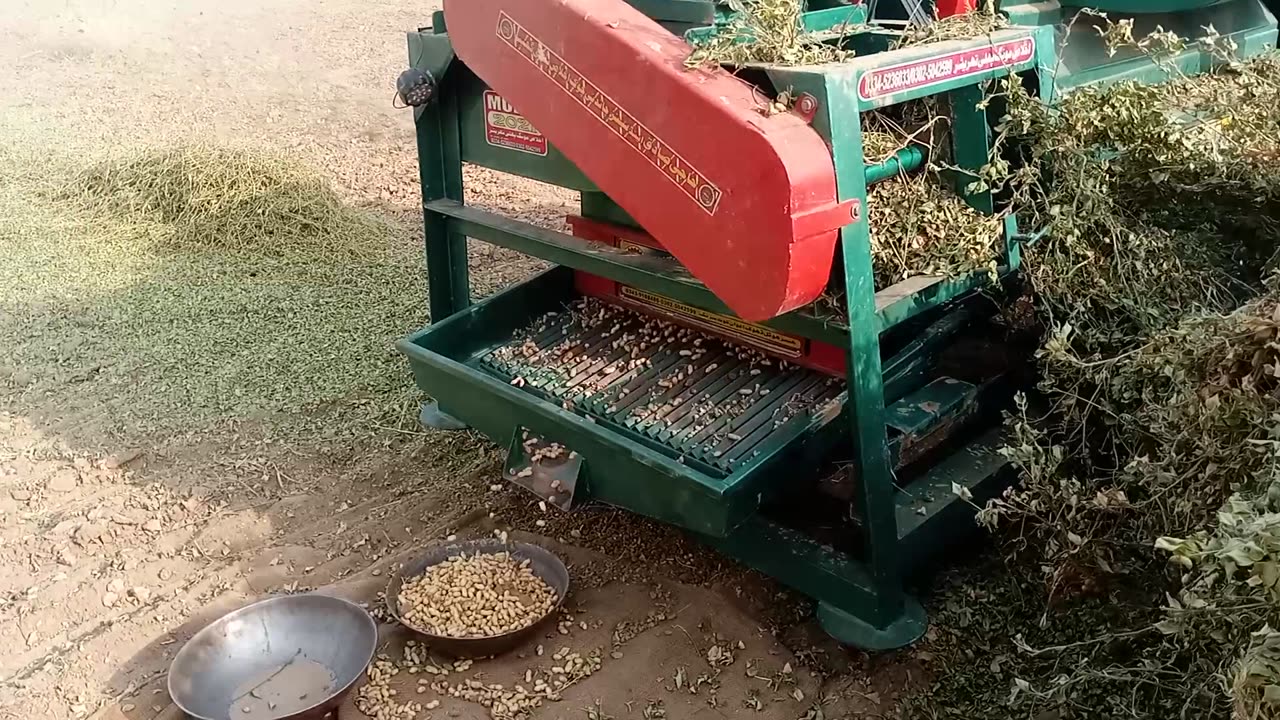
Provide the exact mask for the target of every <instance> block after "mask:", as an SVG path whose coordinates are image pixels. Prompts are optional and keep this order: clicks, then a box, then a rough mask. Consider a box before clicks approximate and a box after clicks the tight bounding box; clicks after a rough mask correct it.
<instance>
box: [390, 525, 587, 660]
mask: <svg viewBox="0 0 1280 720" xmlns="http://www.w3.org/2000/svg"><path fill="white" fill-rule="evenodd" d="M568 592H569V571H568V569H567V568H566V567H565V564H564V562H563V561H561V560H560V558H558V557H556V556H555V554H553V553H551V552H550V551H548V550H547V549H546V548H542V547H539V546H537V545H533V544H530V543H522V542H504V541H502V540H499V539H496V538H485V539H479V540H459V541H451V542H445V543H440V544H437V545H434V546H432V547H431V548H429V549H428V550H427V551H426V552H425V553H424V554H423V555H422V556H421V557H419V558H418V559H417V560H414V561H412V562H410V563H407V564H406V565H405V566H404V567H402V568H401V569H400V571H399V572H397V573H395V574H394V575H393V576H392V578H391V582H390V583H389V584H388V586H387V593H386V597H387V609H388V610H389V611H390V613H391V615H392V616H393V617H395V618H396V620H398V621H399V622H400V624H402V625H404V626H405V627H407V628H409V629H410V630H412V631H413V632H415V633H418V634H419V635H421V636H423V638H424V639H425V640H426V642H427V644H428V645H429V646H430V647H431V648H432V649H433V650H437V651H440V652H443V653H446V654H450V655H454V656H458V657H488V656H492V655H498V654H500V653H503V652H506V651H507V650H510V649H512V648H514V647H516V646H517V645H519V644H520V643H521V642H522V641H524V640H525V639H526V638H528V637H529V636H530V635H532V634H533V633H534V632H535V631H536V629H537V627H538V626H539V625H541V624H542V622H543V621H544V620H546V619H548V618H550V617H551V616H552V615H554V614H555V612H556V611H557V610H559V609H560V606H561V604H563V603H564V600H565V596H566V595H567V594H568Z"/></svg>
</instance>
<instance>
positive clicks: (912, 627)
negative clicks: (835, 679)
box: [818, 596, 929, 651]
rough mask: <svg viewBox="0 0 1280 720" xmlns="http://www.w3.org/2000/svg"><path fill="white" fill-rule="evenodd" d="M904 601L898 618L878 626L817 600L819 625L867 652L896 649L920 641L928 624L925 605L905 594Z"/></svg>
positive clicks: (841, 640)
mask: <svg viewBox="0 0 1280 720" xmlns="http://www.w3.org/2000/svg"><path fill="white" fill-rule="evenodd" d="M903 603H904V604H903V608H902V614H901V615H900V616H898V619H897V620H895V621H893V622H892V623H890V624H889V625H888V626H886V627H883V628H878V627H876V626H874V625H872V624H871V623H868V622H867V621H866V620H863V619H862V618H859V617H858V616H857V615H854V614H852V613H849V612H846V611H844V610H841V609H840V608H837V607H835V606H834V605H830V604H828V603H825V602H822V601H819V602H818V624H819V625H821V626H822V629H823V630H825V631H826V632H827V634H828V635H830V636H831V637H833V638H835V639H836V640H839V641H840V642H842V643H844V644H845V645H852V646H854V647H857V648H860V649H862V650H870V651H877V650H896V649H898V648H902V647H906V646H907V645H910V644H911V643H913V642H915V641H916V640H919V639H920V638H921V637H922V636H923V635H924V632H925V630H926V629H928V627H929V621H928V618H927V617H925V612H924V608H923V607H922V606H921V605H920V603H919V602H917V601H916V600H915V598H912V597H910V596H907V597H906V598H905V599H904V601H903Z"/></svg>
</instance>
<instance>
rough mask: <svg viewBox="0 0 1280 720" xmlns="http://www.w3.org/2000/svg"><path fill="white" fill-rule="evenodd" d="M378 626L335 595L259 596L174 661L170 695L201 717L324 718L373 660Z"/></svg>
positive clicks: (200, 634)
mask: <svg viewBox="0 0 1280 720" xmlns="http://www.w3.org/2000/svg"><path fill="white" fill-rule="evenodd" d="M377 644H378V627H377V625H376V624H375V623H374V621H373V618H371V617H369V613H367V612H365V611H364V609H363V608H361V607H360V606H358V605H355V604H353V603H350V602H347V601H346V600H343V599H342V598H336V597H329V596H328V595H315V594H307V595H289V596H284V597H274V598H270V599H268V600H263V601H261V602H256V603H254V604H252V605H249V606H247V607H243V608H240V609H239V610H236V611H234V612H231V613H228V614H226V615H224V616H222V617H221V618H219V619H218V620H216V621H214V622H213V623H212V624H210V625H209V626H208V627H205V628H204V629H202V630H201V631H200V632H198V633H196V634H195V636H194V637H192V638H191V639H190V640H188V641H187V644H186V645H183V646H182V649H181V650H179V651H178V654H177V655H176V656H174V658H173V664H172V665H171V666H170V667H169V695H170V697H172V698H173V702H174V703H175V704H176V705H177V706H178V707H179V708H181V709H182V711H183V712H185V713H186V714H187V715H190V716H191V717H194V718H198V719H199V720H282V719H284V718H289V719H293V718H319V717H323V716H324V715H325V714H326V713H328V712H330V711H331V710H333V709H335V708H336V707H337V706H338V705H339V704H340V703H341V702H342V698H343V697H344V696H346V694H347V693H348V692H350V691H351V688H352V687H353V686H354V685H355V683H356V681H357V680H359V679H360V674H361V673H363V672H364V670H365V668H366V667H367V666H368V665H369V661H370V660H372V659H373V653H374V649H375V648H376V646H377Z"/></svg>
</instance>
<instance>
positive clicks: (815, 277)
mask: <svg viewBox="0 0 1280 720" xmlns="http://www.w3.org/2000/svg"><path fill="white" fill-rule="evenodd" d="M444 7H445V18H446V21H447V24H448V27H449V36H450V38H451V40H452V43H453V46H454V49H455V51H456V52H457V53H458V56H459V57H460V58H462V60H463V61H464V62H465V63H466V64H467V66H468V67H470V68H471V69H472V70H474V71H475V72H476V74H478V75H479V76H480V77H481V78H483V79H484V81H485V82H486V83H488V84H489V85H490V87H492V88H493V89H494V90H496V91H497V92H499V93H501V94H502V96H503V97H504V98H505V99H507V100H508V101H510V102H511V104H512V105H513V106H514V107H515V108H516V109H517V110H518V111H519V112H520V114H522V115H524V116H525V117H526V118H528V119H529V121H530V122H532V123H533V124H534V125H535V126H537V128H538V129H539V130H540V131H542V132H543V133H545V134H546V135H547V137H548V138H550V140H551V142H552V143H553V144H554V145H555V146H556V147H557V148H559V149H560V150H561V151H562V152H564V154H565V155H566V156H568V158H569V159H570V160H572V161H573V163H574V164H575V165H577V166H578V167H579V168H580V169H581V170H582V171H583V172H584V173H586V174H587V176H588V177H590V178H591V179H592V181H594V182H595V183H596V185H597V186H599V187H600V189H601V190H603V191H604V192H606V193H608V195H609V196H610V197H611V198H612V199H613V200H614V201H615V202H617V203H618V204H619V205H620V206H622V207H623V208H624V209H625V210H626V211H627V212H628V213H629V214H630V215H631V216H632V217H633V218H635V219H636V221H637V222H639V223H640V224H641V225H642V226H644V228H645V229H646V230H647V231H648V232H649V233H650V234H651V235H653V237H654V238H655V239H657V240H658V241H659V242H661V243H662V245H663V247H665V248H666V249H667V250H668V251H670V252H671V254H673V255H675V256H676V258H677V259H679V260H680V262H681V263H683V264H684V265H685V267H687V268H688V269H689V271H690V272H692V273H693V274H694V276H696V277H697V278H698V279H700V280H702V281H703V282H704V283H706V285H707V287H708V288H710V290H711V291H712V292H714V293H715V294H716V295H717V296H718V297H720V299H721V300H723V301H724V302H725V304H726V305H728V306H729V307H730V308H732V309H733V311H734V312H735V313H737V314H738V315H739V316H741V317H742V318H744V319H747V320H756V321H759V320H766V319H768V318H771V317H774V316H776V315H780V314H782V313H785V312H787V311H789V310H793V309H795V308H797V307H800V306H802V305H805V304H807V303H809V302H812V301H813V300H814V299H815V298H817V297H818V295H819V294H820V293H821V292H822V291H823V289H824V287H825V286H826V283H827V279H828V277H829V274H830V270H831V262H832V257H833V254H834V249H835V242H836V237H837V232H836V231H837V229H838V228H839V227H841V226H843V225H845V224H848V223H849V222H850V221H851V219H852V217H851V212H853V211H854V210H852V209H851V208H850V207H849V206H848V205H844V206H841V205H839V204H838V203H837V201H836V183H835V172H834V169H833V167H832V162H831V154H830V151H829V150H828V149H827V147H826V144H825V143H824V142H823V141H822V138H820V137H819V136H818V134H817V133H816V132H814V131H813V129H812V128H810V127H809V126H808V125H807V124H806V123H805V122H804V121H803V120H802V119H801V118H800V117H798V116H796V115H793V114H791V113H782V114H778V115H773V116H771V117H765V116H764V115H763V114H761V113H760V112H759V108H761V107H762V106H763V103H764V99H763V98H762V96H761V95H760V93H759V92H758V91H757V90H755V89H754V88H752V87H751V86H750V85H748V84H746V83H744V82H742V81H741V80H738V79H737V78H735V77H733V75H731V74H730V73H728V72H726V71H724V70H721V69H719V68H714V69H711V68H709V69H698V70H689V69H686V68H685V66H684V60H685V58H686V57H687V56H688V54H689V46H688V44H686V43H685V42H684V40H682V39H680V38H677V37H676V36H675V35H672V34H671V33H670V32H667V31H666V30H664V29H663V28H662V27H660V26H659V25H658V24H657V23H655V22H653V21H652V20H650V19H648V18H647V17H645V16H644V15H642V14H641V13H640V12H639V11H637V10H635V9H633V8H632V7H631V6H630V5H628V4H626V3H625V2H623V1H622V0H445V3H444Z"/></svg>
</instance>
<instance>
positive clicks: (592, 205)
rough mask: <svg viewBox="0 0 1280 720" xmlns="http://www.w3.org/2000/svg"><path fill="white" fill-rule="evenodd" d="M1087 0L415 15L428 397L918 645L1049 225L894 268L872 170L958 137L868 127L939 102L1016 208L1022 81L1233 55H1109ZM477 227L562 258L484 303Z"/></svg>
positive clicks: (989, 479) (529, 472) (988, 483)
mask: <svg viewBox="0 0 1280 720" xmlns="http://www.w3.org/2000/svg"><path fill="white" fill-rule="evenodd" d="M742 2H746V3H750V2H752V0H742ZM1072 4H1074V3H1070V2H1068V1H1067V0H1060V1H1056V0H1046V1H1039V2H1034V3H1031V2H1028V3H1023V4H1009V3H1005V4H1003V5H1002V6H1001V7H1000V12H1002V13H1004V14H1005V16H1006V17H1008V19H1009V20H1010V24H1009V25H1008V26H1007V27H1005V28H1002V29H997V30H994V31H991V32H989V33H985V34H983V35H982V36H981V37H974V38H971V39H961V40H944V41H940V42H934V43H927V44H917V45H910V46H904V47H897V46H898V43H897V39H898V38H899V37H900V36H901V35H902V33H903V32H904V30H905V28H907V27H910V26H913V25H916V24H920V23H926V22H930V21H931V19H932V18H933V17H936V16H937V14H943V13H945V12H949V11H954V10H955V8H954V7H952V6H953V5H955V3H949V4H948V5H947V6H946V7H944V6H942V5H941V4H939V6H938V7H936V8H935V7H933V6H931V5H928V4H926V5H924V6H921V5H920V4H919V3H916V2H903V3H897V4H895V3H893V2H888V1H886V2H881V3H879V5H878V6H877V4H876V3H874V2H873V3H869V4H857V3H855V4H846V3H844V2H839V0H808V3H807V5H806V11H805V12H804V14H803V15H802V16H801V17H800V24H801V25H802V26H803V29H804V30H805V31H806V32H808V33H814V34H816V35H815V37H820V38H823V39H825V41H826V42H828V43H831V44H837V45H840V46H841V47H843V48H845V49H847V50H850V51H852V53H851V54H850V55H849V56H848V57H847V59H845V60H842V61H840V62H832V63H827V64H821V65H808V66H799V67H795V66H787V67H784V66H773V65H768V64H748V65H745V66H742V67H735V68H724V67H720V66H715V65H712V66H706V65H702V66H696V67H689V66H688V64H687V63H686V59H687V58H688V57H689V55H690V50H691V44H696V43H698V42H700V41H702V40H705V39H706V38H707V37H709V36H710V35H712V34H714V33H715V32H716V28H717V27H720V26H723V25H724V24H725V23H727V22H732V20H733V13H734V12H735V10H734V8H735V7H737V8H741V7H742V6H741V5H733V6H731V5H725V4H719V3H716V2H713V1H712V0H626V1H624V0H445V2H444V10H443V11H442V12H438V13H436V15H435V17H434V19H433V24H432V26H431V27H430V28H423V29H421V30H419V31H417V32H413V33H410V34H409V58H410V62H411V65H412V68H411V70H410V71H409V73H410V74H412V76H413V78H414V79H413V83H412V85H413V90H412V92H408V93H405V92H402V97H404V98H405V99H406V100H407V101H408V102H409V104H411V105H414V106H415V109H414V112H415V118H416V126H417V141H418V152H419V161H420V165H421V182H422V194H423V210H424V217H425V229H426V256H427V269H428V283H429V295H430V314H431V319H432V323H431V325H429V326H428V327H427V328H425V329H424V330H422V331H420V332H418V333H416V334H414V335H412V336H410V337H408V338H406V339H404V340H402V341H400V343H399V349H400V350H401V351H402V352H403V353H404V354H405V355H407V356H408V358H409V360H410V364H411V366H412V368H413V372H414V375H415V378H416V380H417V383H418V385H419V386H420V387H421V389H422V390H423V391H424V392H425V393H426V394H427V395H428V396H429V397H430V398H432V399H433V401H434V403H435V405H434V406H433V407H434V408H435V410H434V412H427V411H424V418H426V419H427V420H428V421H429V422H430V423H431V424H435V425H437V426H440V427H461V426H464V425H465V426H471V427H474V428H477V429H478V430H480V431H482V432H483V433H485V434H486V435H488V436H489V437H490V438H492V439H493V440H494V441H495V442H498V443H499V444H501V445H502V446H504V447H507V448H509V452H508V460H507V463H506V467H505V469H504V472H505V473H506V478H507V479H508V480H509V481H511V482H514V483H517V484H519V485H520V486H522V487H524V488H526V489H528V490H530V491H531V492H533V493H536V494H537V495H538V496H540V497H541V498H542V499H543V501H545V502H546V503H547V504H548V505H551V506H555V507H557V508H561V509H564V510H571V509H573V508H574V507H576V506H579V505H581V504H582V503H584V502H586V501H588V500H594V501H598V502H603V503H607V504H611V505H614V506H617V507H621V508H625V509H627V510H629V511H632V512H635V513H639V514H642V515H645V516H648V517H650V518H654V519H657V520H659V521H662V522H665V523H670V524H673V525H676V526H679V527H681V528H684V529H685V530H687V531H689V532H691V533H694V534H696V535H697V536H699V537H701V538H703V539H705V540H706V541H707V542H708V543H710V544H712V545H714V546H715V547H717V548H718V549H720V550H721V551H723V552H724V553H726V554H728V555H730V556H732V557H734V558H736V559H738V560H739V561H741V562H743V563H745V564H746V565H749V566H751V567H753V568H757V569H759V570H761V571H762V572H764V573H766V574H768V575H770V576H772V577H774V578H776V579H778V580H779V581H781V582H783V583H785V584H787V585H789V586H791V587H793V588H796V589H797V590H799V591H800V592H803V593H805V594H807V595H809V596H811V597H813V598H815V599H816V600H817V615H818V619H819V621H820V622H821V624H822V626H823V627H824V628H825V629H826V630H827V631H828V632H829V633H830V634H831V635H833V636H834V637H836V638H837V639H839V640H841V641H843V642H846V643H848V644H852V645H855V646H860V647H863V648H867V649H884V648H892V647H898V646H902V645H905V644H907V643H909V642H911V641H913V640H914V639H916V638H917V637H919V636H920V634H921V633H922V632H923V630H924V628H925V618H924V612H923V610H922V609H921V606H920V605H919V603H918V602H917V601H916V600H915V599H913V597H912V596H911V594H910V593H909V592H908V590H907V588H909V587H913V585H912V582H913V579H914V578H916V577H918V576H919V575H920V574H921V573H922V571H923V570H924V569H925V568H928V567H929V566H930V565H932V564H934V561H935V560H937V559H938V558H939V557H940V556H941V555H942V554H944V553H945V552H946V551H947V550H948V549H950V548H952V547H954V546H955V545H956V543H957V542H958V541H959V539H960V537H961V535H962V534H963V533H965V532H966V531H967V530H969V529H971V528H972V527H973V513H974V508H975V507H977V506H979V505H980V504H981V503H982V502H983V501H984V500H985V499H987V498H990V497H991V496H992V495H993V494H995V493H998V492H1000V491H1002V489H1003V488H1004V487H1005V486H1007V483H1008V482H1009V481H1010V477H1009V475H1010V473H1008V472H1006V471H1005V465H1006V463H1005V461H1004V459H1003V458H1002V457H1001V455H1000V454H999V452H998V451H999V449H1000V447H1001V444H1002V436H1001V429H1000V428H1001V415H1000V413H1001V411H1002V410H1003V409H1005V408H1007V407H1008V402H1009V400H1010V398H1011V396H1012V392H1013V390H1014V387H1013V386H1014V385H1015V384H1016V383H1015V379H1016V378H1017V375H1018V369H1019V367H1020V366H1026V365H1027V364H1028V363H1027V361H1026V359H1025V357H1023V358H1022V359H1019V357H1022V356H1019V355H1018V353H1016V352H1014V351H1012V350H1010V348H1009V347H1008V345H1007V343H1006V342H1005V341H1006V335H1007V334H1006V333H1005V331H1003V330H1002V329H1001V326H1000V324H999V323H995V322H993V321H992V319H991V317H992V315H993V312H992V310H991V309H990V306H989V303H988V300H986V299H985V298H984V294H983V293H982V292H981V288H982V286H983V285H984V284H988V283H991V282H992V278H993V276H997V277H1001V278H1010V277H1011V276H1014V275H1015V273H1016V271H1017V269H1018V265H1019V256H1020V248H1021V247H1022V245H1024V244H1025V243H1027V242H1030V241H1032V240H1034V239H1035V237H1036V233H1035V229H1034V228H1022V227H1019V225H1018V222H1017V218H1016V217H1015V216H1012V215H1008V216H1003V215H1002V217H1004V219H1003V233H1002V237H1001V239H1000V241H999V242H997V243H994V244H993V250H992V258H991V260H992V263H991V265H990V267H989V268H988V269H986V270H983V271H978V272H973V273H971V274H969V275H965V276H960V277H943V276H928V275H919V276H914V277H908V278H907V279H905V280H902V281H901V282H897V283H896V284H890V285H888V286H886V287H876V284H875V282H874V277H875V276H874V272H873V264H872V253H871V235H870V230H869V226H868V215H869V210H870V208H869V207H868V188H869V187H872V186H874V185H875V184H876V183H880V182H885V181H887V180H890V179H892V178H895V177H899V176H901V175H904V174H911V173H914V172H917V171H919V170H920V169H921V168H922V167H924V166H925V165H926V163H927V161H928V159H927V157H926V156H927V155H928V154H929V153H930V152H935V151H936V148H925V147H919V146H915V145H910V144H908V145H906V146H904V147H902V148H901V149H899V150H898V151H897V152H896V153H893V154H892V155H890V156H889V157H887V158H885V159H882V160H881V161H878V162H867V160H866V158H867V157H868V155H867V154H865V153H864V149H863V138H864V132H863V128H864V127H865V123H866V121H867V119H868V118H869V117H871V116H872V115H873V114H876V113H892V112H894V110H895V108H899V107H903V106H906V105H909V104H910V103H913V102H918V101H921V100H923V99H933V100H935V101H937V102H938V107H941V108H943V109H944V112H945V114H946V122H947V124H948V125H949V129H950V133H949V137H950V141H949V144H950V147H949V148H946V150H947V154H948V158H947V163H948V166H949V167H950V168H951V169H950V170H949V175H948V177H949V178H950V180H949V182H948V188H949V189H948V192H953V193H954V194H955V195H956V196H958V197H960V198H961V199H962V200H963V201H964V202H965V203H967V204H968V206H969V207H970V208H972V209H974V210H976V211H978V212H981V213H988V214H994V213H998V212H999V210H1000V200H1001V199H1000V198H999V197H993V196H992V194H991V193H990V192H989V191H986V190H983V189H981V188H982V186H981V185H980V184H976V183H974V178H975V177H976V176H977V174H978V172H979V170H980V169H981V168H982V167H983V166H984V165H986V164H987V163H988V162H989V160H990V156H991V154H992V152H993V149H992V145H993V141H992V137H993V130H992V124H993V118H992V117H990V115H991V113H992V112H993V110H992V109H990V108H989V107H988V104H987V103H985V102H983V100H984V98H985V97H987V88H988V87H989V86H990V85H991V83H993V81H997V80H999V79H1001V78H1005V77H1011V78H1012V79H1014V80H1016V81H1018V82H1020V83H1022V84H1023V85H1024V86H1025V87H1027V88H1029V89H1031V90H1032V92H1035V93H1038V94H1039V95H1040V97H1041V98H1042V99H1045V100H1047V101H1050V102H1051V101H1052V99H1053V98H1054V97H1055V96H1056V95H1057V94H1059V93H1065V92H1070V91H1071V90H1072V89H1074V88H1078V87H1081V86H1084V85H1090V84H1096V83H1110V82H1115V81H1117V80H1121V79H1124V80H1137V81H1140V82H1158V81H1159V80H1161V79H1162V78H1163V77H1164V76H1165V73H1167V72H1170V71H1171V68H1173V67H1174V66H1176V67H1177V68H1178V69H1179V71H1181V72H1189V73H1194V72H1201V71H1204V70H1206V69H1208V68H1209V67H1210V66H1212V65H1213V64H1214V62H1215V58H1214V57H1213V54H1212V53H1210V52H1208V51H1206V50H1204V49H1203V48H1202V47H1201V46H1199V45H1197V44H1195V43H1190V44H1188V46H1187V49H1186V50H1184V51H1181V52H1180V53H1179V54H1176V55H1174V56H1171V57H1169V58H1166V59H1165V60H1164V61H1162V62H1154V61H1153V60H1152V59H1150V58H1149V57H1147V56H1145V55H1143V54H1140V53H1136V52H1134V53H1125V52H1123V51H1122V52H1118V53H1111V52H1109V51H1108V49H1107V48H1106V47H1104V46H1103V45H1102V41H1101V39H1100V34H1099V33H1097V32H1092V31H1089V30H1088V29H1087V28H1086V30H1085V31H1083V32H1082V31H1081V29H1080V28H1079V27H1075V28H1073V30H1072V34H1071V38H1070V39H1069V41H1067V42H1064V35H1065V34H1066V33H1067V28H1068V26H1069V25H1070V24H1072V23H1075V24H1077V25H1078V24H1081V23H1084V24H1088V23H1091V22H1096V21H1097V18H1096V17H1095V16H1094V15H1092V14H1083V15H1081V14H1078V8H1073V7H1069V5H1072ZM1093 5H1095V6H1098V7H1099V8H1100V9H1101V10H1104V11H1107V12H1108V13H1109V14H1110V16H1111V19H1112V20H1113V21H1114V20H1117V19H1123V18H1131V19H1133V21H1134V32H1135V34H1136V35H1140V34H1141V33H1143V32H1146V31H1149V30H1154V29H1155V28H1157V27H1162V28H1164V29H1166V30H1172V31H1175V32H1177V33H1179V34H1181V35H1183V36H1186V37H1191V38H1193V39H1194V38H1195V37H1197V36H1200V35H1203V34H1204V33H1206V32H1216V33H1220V34H1221V35H1222V36H1224V37H1228V38H1230V39H1231V40H1233V41H1234V42H1235V43H1236V45H1237V46H1238V48H1239V51H1238V52H1240V53H1241V54H1244V55H1248V54H1256V53H1258V52H1262V51H1264V50H1266V49H1268V48H1270V47H1272V46H1273V45H1274V39H1275V20H1274V18H1273V17H1272V15H1271V14H1270V13H1269V12H1268V11H1267V10H1266V9H1265V8H1264V6H1263V5H1262V4H1260V2H1259V1H1258V0H1226V1H1219V0H1177V1H1171V2H1166V3H1163V4H1161V3H1155V2H1147V1H1146V0H1098V1H1097V2H1096V3H1093ZM1206 28H1213V30H1212V31H1210V30H1206ZM895 47H897V49H894V48H895ZM402 79H403V78H402ZM780 99H783V100H785V101H786V102H784V103H779V100H780ZM780 105H781V107H782V108H783V111H781V112H779V111H777V109H778V108H779V106H780ZM771 108H772V110H771ZM464 163H472V164H474V165H478V166H483V167H486V168H490V169H492V170H497V171H502V172H505V173H511V174H514V175H518V176H523V177H526V178H532V179H535V180H538V181H543V182H547V183H552V184H554V185H557V186H560V187H562V188H568V189H570V190H573V191H577V192H578V193H580V196H581V210H580V212H578V213H577V214H575V215H574V216H572V217H570V218H568V219H567V225H566V227H567V228H568V229H567V230H566V229H549V228H546V227H542V226H537V225H534V224H530V223H527V222H523V221H520V220H517V219H513V218H511V217H507V216H503V215H500V214H496V213H494V212H491V211H489V210H486V209H482V208H478V207H474V206H471V205H468V204H466V203H465V202H464V201H463V198H464V195H463V164H464ZM468 238H471V239H474V240H477V241H482V242H486V243H493V244H496V245H499V246H503V247H506V248H511V249H514V250H516V251H519V252H521V253H526V254H528V255H531V256H535V257H537V258H541V259H543V260H545V261H548V262H549V263H551V267H550V269H548V270H545V271H543V272H541V273H540V274H537V275H536V276H534V277H532V278H530V279H528V280H525V281H523V282H521V283H519V284H516V285H514V286H512V287H509V288H506V289H504V290H502V291H501V292H499V293H497V294H494V295H492V296H490V297H486V298H475V297H473V296H472V294H471V288H470V285H469V282H468V254H467V243H468ZM427 410H428V411H429V410H431V408H430V407H429V408H428V409H427Z"/></svg>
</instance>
